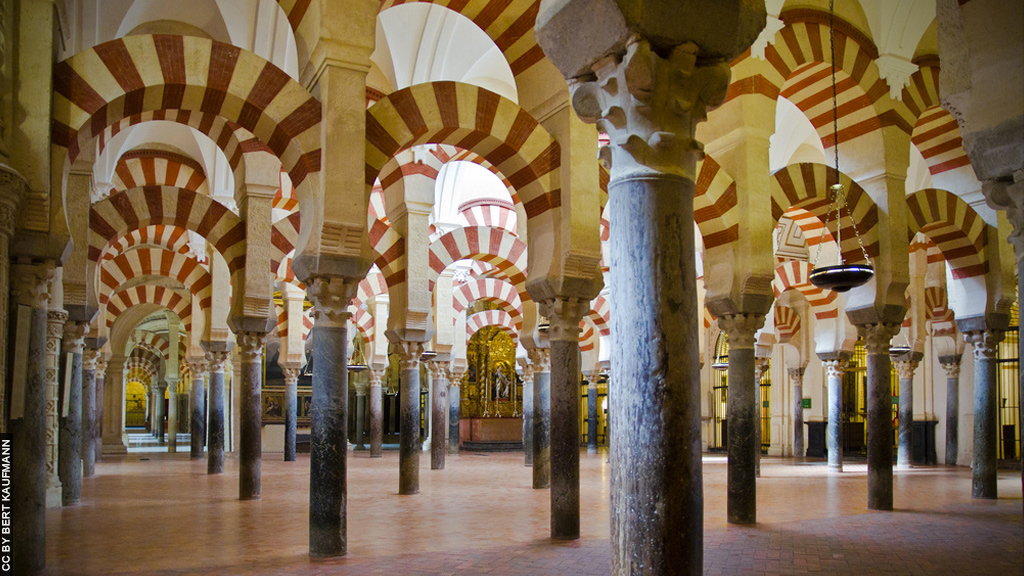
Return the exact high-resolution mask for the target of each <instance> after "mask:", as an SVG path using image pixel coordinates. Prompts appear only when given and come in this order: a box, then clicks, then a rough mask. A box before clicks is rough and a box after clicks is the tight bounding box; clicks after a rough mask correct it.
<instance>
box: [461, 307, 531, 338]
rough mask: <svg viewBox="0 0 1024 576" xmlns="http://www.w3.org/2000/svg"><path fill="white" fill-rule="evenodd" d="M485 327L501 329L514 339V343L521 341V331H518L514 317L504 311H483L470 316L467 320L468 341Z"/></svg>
mask: <svg viewBox="0 0 1024 576" xmlns="http://www.w3.org/2000/svg"><path fill="white" fill-rule="evenodd" d="M485 326H497V327H498V328H501V331H502V332H504V333H506V334H508V335H509V336H510V337H512V341H513V342H518V341H519V331H518V330H517V329H516V323H515V321H514V320H513V319H512V316H511V315H510V314H509V313H508V312H505V311H504V310H483V311H481V312H477V313H475V314H470V315H469V316H468V317H467V318H466V339H467V340H468V339H470V338H472V337H473V334H476V333H477V331H479V330H480V329H481V328H483V327H485Z"/></svg>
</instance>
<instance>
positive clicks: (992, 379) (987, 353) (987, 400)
mask: <svg viewBox="0 0 1024 576" xmlns="http://www.w3.org/2000/svg"><path fill="white" fill-rule="evenodd" d="M1003 336H1004V332H1003V331H1002V330H971V331H969V332H964V340H965V341H966V342H967V343H968V344H971V345H973V346H974V457H973V458H972V460H971V471H972V473H973V478H972V481H971V496H972V497H974V498H982V499H995V498H996V497H997V492H998V491H997V488H996V467H997V464H998V461H997V457H998V454H999V451H998V450H999V430H998V425H999V414H998V412H997V410H998V408H997V402H998V398H999V390H998V386H997V382H996V372H997V370H998V367H997V366H996V354H997V353H998V351H999V343H1000V342H1002V341H1003Z"/></svg>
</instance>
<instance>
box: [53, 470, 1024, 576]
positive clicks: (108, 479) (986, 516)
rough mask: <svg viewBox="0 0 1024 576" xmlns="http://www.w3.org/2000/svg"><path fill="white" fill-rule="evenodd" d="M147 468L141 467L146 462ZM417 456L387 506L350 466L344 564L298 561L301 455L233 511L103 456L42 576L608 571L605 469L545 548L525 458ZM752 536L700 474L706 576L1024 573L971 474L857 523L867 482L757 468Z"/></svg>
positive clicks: (937, 478) (203, 477)
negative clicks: (415, 472)
mask: <svg viewBox="0 0 1024 576" xmlns="http://www.w3.org/2000/svg"><path fill="white" fill-rule="evenodd" d="M143 458H148V460H143ZM429 461H430V458H429V454H424V455H423V457H422V459H421V466H422V471H421V476H420V494H418V495H415V496H398V495H397V489H398V457H397V454H395V453H386V454H385V457H384V458H383V459H379V460H371V459H370V458H368V457H366V453H356V454H351V455H350V457H349V477H348V479H349V488H348V494H349V505H348V510H349V521H348V535H349V554H348V556H347V557H345V558H339V559H334V560H329V561H321V562H310V561H309V560H308V559H307V555H306V553H307V538H308V531H307V526H308V524H307V522H308V516H307V510H308V473H309V459H308V456H306V457H301V456H300V459H299V461H298V462H291V463H288V462H281V461H279V460H278V459H277V458H276V457H273V456H270V455H268V456H267V457H265V458H264V460H263V500H261V501H256V502H240V501H238V500H237V499H236V498H237V490H238V473H237V470H238V467H237V460H234V459H233V458H231V457H230V456H229V458H228V461H227V465H226V470H227V471H226V473H225V474H223V475H218V476H208V475H207V474H206V463H205V462H190V461H189V460H188V455H187V454H177V455H167V454H132V455H129V456H126V457H122V458H110V457H107V458H105V460H104V462H102V463H100V464H98V465H97V475H96V476H94V477H92V478H86V479H85V480H84V481H83V488H82V503H81V504H80V505H78V506H75V507H72V508H65V509H53V510H49V511H48V512H47V517H46V522H47V566H48V569H47V573H48V574H89V575H93V574H104V575H106V574H117V575H121V574H124V575H132V576H137V575H144V574H174V575H185V574H202V575H234V574H237V575H242V574H246V575H248V574H290V575H319V574H337V573H344V574H403V575H404V574H411V575H415V574H530V575H544V574H553V575H554V574H557V575H562V574H595V575H597V574H607V573H608V572H609V570H610V566H609V543H608V530H609V528H608V527H609V521H608V502H609V495H608V491H609V488H608V478H609V468H608V465H607V463H606V458H605V456H604V455H600V456H588V455H586V453H583V454H581V456H580V462H581V469H582V485H581V494H582V499H583V503H582V511H581V526H582V538H581V539H580V540H579V541H576V542H555V541H552V540H549V539H548V538H547V535H548V530H549V528H548V506H549V504H548V491H547V490H533V489H532V488H531V487H530V485H531V484H530V482H531V475H530V470H529V469H528V468H526V467H524V466H522V464H521V462H522V454H521V453H519V454H490V455H484V454H466V453H464V454H462V455H460V456H457V457H449V460H448V469H447V470H444V471H431V470H430V468H429ZM762 462H763V463H762V471H763V474H762V477H761V479H760V480H759V483H758V500H759V510H758V519H759V521H760V522H759V524H758V525H756V526H753V527H737V526H729V525H728V524H727V523H726V522H725V479H726V472H725V459H724V458H723V457H716V456H708V457H706V458H705V463H704V475H705V476H704V491H705V521H704V525H705V542H704V548H705V558H704V567H705V572H706V573H707V574H929V575H937V574H1013V575H1017V574H1024V522H1022V501H1021V483H1020V475H1019V472H1005V473H1001V474H1000V480H999V493H1000V498H999V500H995V501H977V500H972V499H971V498H970V471H969V470H968V469H967V468H945V467H927V468H915V469H913V470H909V471H897V476H896V480H895V490H896V492H895V501H896V507H897V510H896V511H895V512H872V511H868V510H867V509H866V506H865V503H866V499H867V498H866V482H867V480H866V468H865V466H864V465H863V464H860V465H857V464H853V465H848V466H847V471H846V472H844V473H843V474H842V475H840V476H833V475H829V474H828V473H827V472H826V470H825V465H824V464H823V463H821V462H813V463H797V462H794V461H792V460H783V459H765V460H763V461H762Z"/></svg>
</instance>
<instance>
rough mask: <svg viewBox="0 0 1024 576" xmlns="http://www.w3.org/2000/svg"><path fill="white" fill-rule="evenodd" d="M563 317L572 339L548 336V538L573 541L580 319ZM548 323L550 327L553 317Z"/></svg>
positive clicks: (577, 470)
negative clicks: (549, 339)
mask: <svg viewBox="0 0 1024 576" xmlns="http://www.w3.org/2000/svg"><path fill="white" fill-rule="evenodd" d="M588 309H589V305H588ZM566 316H568V317H569V321H568V322H566V323H572V324H573V327H574V328H575V329H574V330H566V332H567V333H568V334H569V335H570V336H572V338H571V339H568V338H567V339H561V338H559V339H555V338H554V337H552V339H551V391H550V394H551V412H550V426H551V438H550V442H551V452H550V455H551V456H550V457H551V464H550V465H551V537H552V538H557V539H559V540H575V539H577V538H579V537H580V416H579V415H580V343H579V322H580V319H579V318H578V317H577V315H576V314H573V313H567V314H566ZM579 316H582V314H580V315H579ZM551 322H552V326H554V324H555V322H556V320H555V319H554V318H552V320H551Z"/></svg>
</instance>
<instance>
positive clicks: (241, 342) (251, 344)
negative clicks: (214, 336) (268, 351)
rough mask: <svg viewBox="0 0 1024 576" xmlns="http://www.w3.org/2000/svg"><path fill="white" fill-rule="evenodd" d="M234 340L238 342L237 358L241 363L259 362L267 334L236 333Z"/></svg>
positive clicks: (265, 344)
mask: <svg viewBox="0 0 1024 576" xmlns="http://www.w3.org/2000/svg"><path fill="white" fill-rule="evenodd" d="M235 340H236V341H237V342H238V356H239V357H240V358H241V359H242V362H259V361H260V358H261V357H262V356H263V349H264V348H265V347H266V346H267V333H266V332H238V333H237V334H235Z"/></svg>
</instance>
